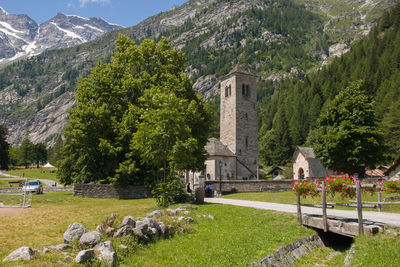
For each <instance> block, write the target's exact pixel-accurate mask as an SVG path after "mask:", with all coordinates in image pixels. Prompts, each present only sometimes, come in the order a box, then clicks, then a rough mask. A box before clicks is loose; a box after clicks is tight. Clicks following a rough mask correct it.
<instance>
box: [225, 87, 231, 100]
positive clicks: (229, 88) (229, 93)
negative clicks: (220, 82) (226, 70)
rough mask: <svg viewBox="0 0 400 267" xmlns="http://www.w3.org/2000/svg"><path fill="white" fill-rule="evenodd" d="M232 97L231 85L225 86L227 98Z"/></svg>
mask: <svg viewBox="0 0 400 267" xmlns="http://www.w3.org/2000/svg"><path fill="white" fill-rule="evenodd" d="M228 96H231V85H228V86H225V97H228Z"/></svg>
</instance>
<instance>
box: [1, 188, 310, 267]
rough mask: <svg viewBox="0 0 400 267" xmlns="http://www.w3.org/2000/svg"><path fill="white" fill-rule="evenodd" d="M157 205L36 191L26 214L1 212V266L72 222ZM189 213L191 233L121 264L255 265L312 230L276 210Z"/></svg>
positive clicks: (93, 221)
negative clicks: (12, 254) (13, 254)
mask: <svg viewBox="0 0 400 267" xmlns="http://www.w3.org/2000/svg"><path fill="white" fill-rule="evenodd" d="M20 197H21V196H4V195H0V202H11V201H12V200H14V201H17V200H18V199H19V198H20ZM154 209H157V207H156V203H155V201H154V199H141V200H116V199H90V198H78V197H73V196H72V193H71V192H58V193H48V194H44V195H34V196H33V203H32V208H30V209H25V210H22V211H23V213H21V214H17V215H7V216H0V223H1V226H2V227H0V244H1V246H0V266H15V265H16V264H15V263H14V264H9V263H8V264H5V263H2V262H1V260H2V259H3V258H4V257H5V256H7V255H8V254H9V253H10V252H11V251H13V250H14V249H16V248H19V247H21V246H30V247H33V248H37V249H42V248H43V247H44V246H48V245H55V244H59V243H62V242H63V239H62V234H63V232H64V231H65V230H66V229H67V227H68V225H69V224H71V223H73V222H80V223H82V224H83V225H84V226H85V227H86V228H87V230H88V231H92V230H94V229H95V228H96V226H97V225H98V224H99V223H100V222H101V221H102V220H103V219H104V218H105V217H106V216H107V215H109V214H111V213H113V212H114V213H117V214H118V218H119V221H118V222H117V225H118V224H119V222H120V220H122V217H123V216H125V215H132V216H134V217H135V218H137V217H140V216H143V215H144V214H146V213H148V212H150V211H152V210H154ZM196 214H199V215H203V214H204V215H209V214H210V215H213V216H214V217H215V219H214V220H212V219H209V218H203V217H202V218H198V217H197V216H196ZM190 216H192V217H193V218H194V219H195V220H196V222H195V223H194V224H193V225H192V229H191V230H190V231H189V233H184V234H179V235H176V236H175V237H173V238H171V239H168V240H161V241H159V242H157V243H153V244H150V245H147V246H145V247H144V248H142V249H139V250H138V251H136V252H135V253H134V255H132V256H131V257H130V258H126V259H125V261H124V262H122V266H244V265H250V264H252V263H257V262H258V261H259V260H260V259H262V258H263V257H265V256H266V255H268V254H271V253H273V252H274V251H275V250H276V249H278V248H279V247H280V246H283V245H286V244H289V243H291V242H293V241H295V240H297V239H299V238H301V237H303V236H307V235H310V234H313V231H312V230H310V229H307V228H304V227H302V226H299V225H298V224H297V223H296V218H295V216H293V215H290V214H284V213H277V212H272V211H262V210H256V209H251V208H243V207H234V206H223V205H211V204H204V205H199V206H198V210H195V211H193V212H192V214H191V215H190ZM61 258H62V257H61ZM56 261H57V258H55V257H49V256H40V257H39V258H38V259H35V260H33V261H31V262H29V266H54V264H56ZM18 264H20V262H19V263H18ZM18 264H17V265H18ZM57 265H58V264H57ZM66 265H69V264H66Z"/></svg>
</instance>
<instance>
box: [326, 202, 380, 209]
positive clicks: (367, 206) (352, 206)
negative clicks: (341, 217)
mask: <svg viewBox="0 0 400 267" xmlns="http://www.w3.org/2000/svg"><path fill="white" fill-rule="evenodd" d="M327 204H328V205H332V206H341V207H350V208H357V204H348V203H334V202H328V203H327ZM362 207H363V208H370V209H376V208H377V205H364V204H363V205H362Z"/></svg>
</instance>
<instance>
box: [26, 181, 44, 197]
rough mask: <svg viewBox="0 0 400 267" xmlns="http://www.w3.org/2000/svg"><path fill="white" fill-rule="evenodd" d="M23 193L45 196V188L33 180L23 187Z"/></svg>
mask: <svg viewBox="0 0 400 267" xmlns="http://www.w3.org/2000/svg"><path fill="white" fill-rule="evenodd" d="M22 191H23V192H28V193H29V192H31V193H37V194H43V186H42V184H41V183H40V181H39V180H31V181H27V183H25V185H24V186H23V187H22Z"/></svg>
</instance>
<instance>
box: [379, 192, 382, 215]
mask: <svg viewBox="0 0 400 267" xmlns="http://www.w3.org/2000/svg"><path fill="white" fill-rule="evenodd" d="M381 201H382V191H381V189H379V192H378V202H381ZM378 211H379V212H381V211H382V205H381V204H378Z"/></svg>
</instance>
